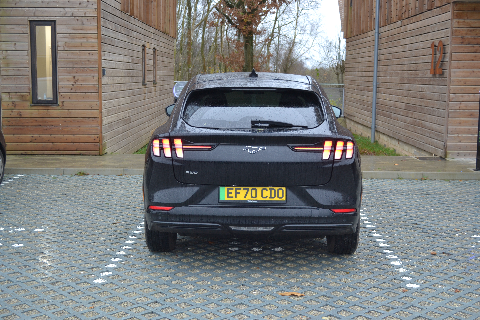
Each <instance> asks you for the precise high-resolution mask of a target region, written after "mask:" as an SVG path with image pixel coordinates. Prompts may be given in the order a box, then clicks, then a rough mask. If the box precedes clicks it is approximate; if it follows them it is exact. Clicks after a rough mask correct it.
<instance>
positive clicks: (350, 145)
mask: <svg viewBox="0 0 480 320" xmlns="http://www.w3.org/2000/svg"><path fill="white" fill-rule="evenodd" d="M345 158H347V159H351V158H353V142H351V141H348V142H347V152H346V153H345Z"/></svg>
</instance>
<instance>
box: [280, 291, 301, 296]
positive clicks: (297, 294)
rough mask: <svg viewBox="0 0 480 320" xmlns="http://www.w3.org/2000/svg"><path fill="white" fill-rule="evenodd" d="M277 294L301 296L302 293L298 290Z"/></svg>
mask: <svg viewBox="0 0 480 320" xmlns="http://www.w3.org/2000/svg"><path fill="white" fill-rule="evenodd" d="M279 295H281V296H293V297H303V296H304V294H303V293H298V292H280V293H279Z"/></svg>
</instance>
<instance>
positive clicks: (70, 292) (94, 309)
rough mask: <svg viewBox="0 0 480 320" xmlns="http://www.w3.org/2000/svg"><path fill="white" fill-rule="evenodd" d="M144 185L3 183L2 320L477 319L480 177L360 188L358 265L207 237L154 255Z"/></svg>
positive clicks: (299, 248) (292, 244)
mask: <svg viewBox="0 0 480 320" xmlns="http://www.w3.org/2000/svg"><path fill="white" fill-rule="evenodd" d="M141 183H142V177H141V176H83V177H80V176H42V175H25V176H19V175H7V176H6V177H5V183H3V184H2V185H0V319H24V318H32V319H34V318H38V319H47V318H48V319H58V318H62V319H281V318H288V319H345V318H350V319H479V316H478V314H479V312H480V301H479V299H480V271H479V269H480V268H479V265H480V259H479V257H480V250H479V248H480V231H479V230H480V221H479V218H478V215H479V214H480V182H479V181H435V180H428V181H415V180H364V182H363V184H364V195H363V205H362V216H361V218H362V231H361V242H360V246H359V249H358V251H357V253H356V254H354V255H352V256H335V255H330V254H328V253H327V252H326V242H325V240H324V239H301V240H298V239H280V240H279V239H250V240H245V239H218V238H200V237H198V238H197V237H180V238H179V240H178V243H177V250H176V251H175V252H172V253H157V254H152V253H150V252H149V251H148V249H147V248H146V246H145V244H144V243H145V241H144V232H143V203H142V200H141ZM281 292H298V293H302V294H304V295H305V296H302V297H293V296H290V297H283V296H280V295H279V293H281Z"/></svg>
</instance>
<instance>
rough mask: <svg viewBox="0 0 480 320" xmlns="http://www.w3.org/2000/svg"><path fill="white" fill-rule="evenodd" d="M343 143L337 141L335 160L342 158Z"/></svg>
mask: <svg viewBox="0 0 480 320" xmlns="http://www.w3.org/2000/svg"><path fill="white" fill-rule="evenodd" d="M343 145H344V142H343V141H337V146H336V148H335V160H340V159H342V153H343Z"/></svg>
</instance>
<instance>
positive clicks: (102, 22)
mask: <svg viewBox="0 0 480 320" xmlns="http://www.w3.org/2000/svg"><path fill="white" fill-rule="evenodd" d="M175 15H176V1H175V0H75V1H71V0H21V1H20V0H1V1H0V63H1V64H0V91H1V98H2V99H1V114H2V124H3V126H2V130H3V133H4V135H5V139H6V141H7V144H8V145H7V152H8V153H10V154H90V155H99V154H104V153H132V152H134V151H136V150H138V149H139V148H140V147H141V146H142V145H143V144H145V143H146V142H147V140H148V138H149V136H150V134H151V132H152V130H153V129H154V128H156V127H157V126H158V125H159V124H161V123H163V122H164V121H166V116H165V112H164V108H165V107H166V106H167V105H169V104H171V103H172V102H173V96H172V87H173V74H174V57H173V55H174V43H175V37H176V17H175Z"/></svg>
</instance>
